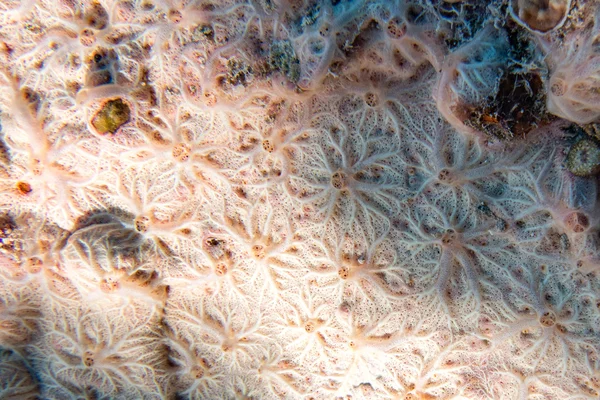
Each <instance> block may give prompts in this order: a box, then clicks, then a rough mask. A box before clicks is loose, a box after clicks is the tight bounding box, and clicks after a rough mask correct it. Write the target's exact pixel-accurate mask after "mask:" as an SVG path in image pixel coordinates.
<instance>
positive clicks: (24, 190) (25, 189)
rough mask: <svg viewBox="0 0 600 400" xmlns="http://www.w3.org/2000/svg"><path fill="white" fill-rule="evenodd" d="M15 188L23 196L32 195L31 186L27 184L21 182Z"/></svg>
mask: <svg viewBox="0 0 600 400" xmlns="http://www.w3.org/2000/svg"><path fill="white" fill-rule="evenodd" d="M15 186H16V188H17V191H18V192H19V193H21V194H28V193H31V185H30V184H29V183H27V182H23V181H19V182H17V184H16V185H15Z"/></svg>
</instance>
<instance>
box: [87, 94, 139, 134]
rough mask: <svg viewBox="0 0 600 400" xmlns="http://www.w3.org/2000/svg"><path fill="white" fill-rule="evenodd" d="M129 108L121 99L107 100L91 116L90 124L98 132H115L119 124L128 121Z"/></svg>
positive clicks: (121, 124)
mask: <svg viewBox="0 0 600 400" xmlns="http://www.w3.org/2000/svg"><path fill="white" fill-rule="evenodd" d="M130 117H131V109H130V108H129V106H128V105H127V103H125V102H124V101H123V100H122V99H114V100H109V101H107V102H106V103H104V104H103V106H102V108H100V110H99V111H98V112H97V113H96V115H94V117H93V118H92V122H91V123H92V126H93V127H94V128H95V129H96V131H98V133H100V134H102V135H104V134H106V133H115V132H116V131H117V130H118V129H119V128H120V127H121V126H123V125H125V124H126V123H127V122H129V120H130Z"/></svg>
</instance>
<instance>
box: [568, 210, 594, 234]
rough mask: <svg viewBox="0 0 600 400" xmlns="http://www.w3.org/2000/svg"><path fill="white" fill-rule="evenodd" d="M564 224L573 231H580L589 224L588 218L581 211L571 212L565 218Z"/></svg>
mask: <svg viewBox="0 0 600 400" xmlns="http://www.w3.org/2000/svg"><path fill="white" fill-rule="evenodd" d="M565 225H566V226H567V228H569V229H570V230H571V231H573V232H575V233H582V232H584V231H585V230H586V229H587V228H588V227H589V226H590V220H589V219H588V217H587V215H585V214H584V213H582V212H573V213H571V214H569V215H567V217H566V218H565Z"/></svg>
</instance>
